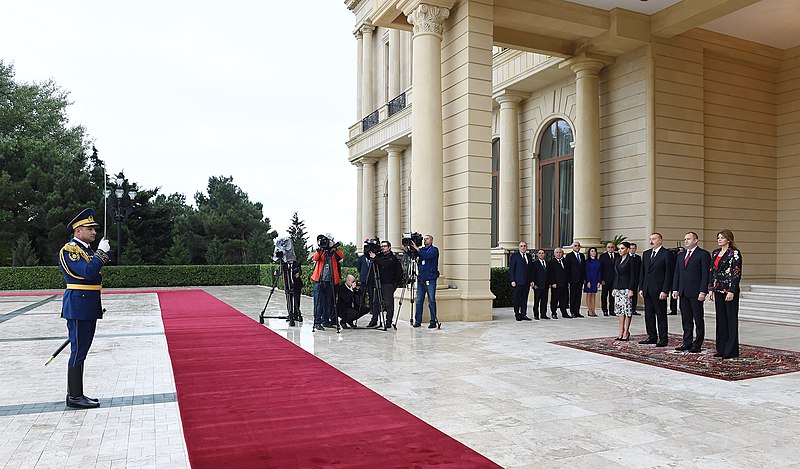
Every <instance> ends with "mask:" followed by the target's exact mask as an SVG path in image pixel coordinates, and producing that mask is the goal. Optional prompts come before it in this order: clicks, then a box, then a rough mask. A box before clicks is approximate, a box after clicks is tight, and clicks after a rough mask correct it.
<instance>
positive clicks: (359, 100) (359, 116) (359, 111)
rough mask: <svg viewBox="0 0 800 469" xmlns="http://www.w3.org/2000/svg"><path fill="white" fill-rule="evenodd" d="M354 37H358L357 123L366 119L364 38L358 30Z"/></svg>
mask: <svg viewBox="0 0 800 469" xmlns="http://www.w3.org/2000/svg"><path fill="white" fill-rule="evenodd" d="M353 35H354V36H355V37H356V63H357V64H358V65H357V66H356V68H357V70H356V121H360V120H361V119H363V118H364V103H363V101H362V98H361V93H362V92H363V91H362V90H363V85H364V83H363V80H362V75H363V73H364V36H363V35H362V34H361V30H360V29H359V30H357V31H356V32H355V33H353Z"/></svg>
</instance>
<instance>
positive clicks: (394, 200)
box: [384, 145, 405, 250]
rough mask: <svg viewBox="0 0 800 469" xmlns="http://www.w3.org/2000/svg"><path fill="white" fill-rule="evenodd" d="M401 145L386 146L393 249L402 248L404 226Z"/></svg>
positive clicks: (388, 232) (389, 234) (389, 229)
mask: <svg viewBox="0 0 800 469" xmlns="http://www.w3.org/2000/svg"><path fill="white" fill-rule="evenodd" d="M404 148H405V147H403V146H400V145H388V146H386V147H385V148H384V150H386V153H387V154H388V156H387V167H386V173H387V182H388V186H389V187H388V191H387V192H388V200H387V204H386V206H387V207H386V211H387V214H386V220H387V226H386V239H388V240H389V242H391V243H392V249H394V250H398V249H399V248H400V238H401V237H402V228H401V226H402V225H401V220H400V159H401V158H402V157H403V149H404Z"/></svg>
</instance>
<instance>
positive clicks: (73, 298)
mask: <svg viewBox="0 0 800 469" xmlns="http://www.w3.org/2000/svg"><path fill="white" fill-rule="evenodd" d="M98 226H100V225H98V224H97V223H96V222H95V221H94V210H92V209H91V208H87V209H86V210H84V211H82V212H81V213H79V214H78V216H76V217H75V218H74V219H73V220H72V221H71V222H69V224H67V228H69V229H71V230H72V233H73V235H72V240H70V242H68V243H67V244H65V245H64V247H62V248H61V251H59V253H58V262H59V267H60V268H61V273H62V274H63V275H64V280H65V281H66V283H67V289H66V291H65V292H64V298H63V300H62V307H61V317H63V318H64V319H66V320H67V332H68V333H69V342H70V354H69V365H68V367H67V400H66V404H67V406H68V407H75V408H79V409H91V408H94V407H99V406H100V403H99V402H98V400H97V399H92V398H90V397H86V396H85V395H84V394H83V362H84V360H86V355H87V354H88V353H89V348H90V347H91V346H92V340H93V339H94V331H95V328H96V326H97V320H98V319H101V318H102V317H103V307H102V305H101V304H100V289H101V288H102V286H101V282H102V275H101V274H100V269H102V267H103V266H104V265H105V264H106V263H107V262H108V260H109V258H108V254H106V253H108V252H109V251H111V245H110V243H109V242H108V240H107V239H105V238H103V239H102V240H100V245H99V246H98V248H97V251H93V250H92V248H91V246H90V243H92V242H94V240H95V237H97V230H96V228H97V227H98Z"/></svg>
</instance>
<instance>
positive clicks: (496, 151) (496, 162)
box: [491, 138, 500, 247]
mask: <svg viewBox="0 0 800 469" xmlns="http://www.w3.org/2000/svg"><path fill="white" fill-rule="evenodd" d="M499 175H500V139H499V138H496V139H494V140H492V240H491V242H492V246H491V247H497V244H498V242H499V241H498V235H497V230H498V221H497V218H498V215H499V211H498V205H499V200H498V197H499V192H498V191H499V188H500V182H499V181H498V177H499Z"/></svg>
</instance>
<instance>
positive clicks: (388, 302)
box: [367, 240, 403, 330]
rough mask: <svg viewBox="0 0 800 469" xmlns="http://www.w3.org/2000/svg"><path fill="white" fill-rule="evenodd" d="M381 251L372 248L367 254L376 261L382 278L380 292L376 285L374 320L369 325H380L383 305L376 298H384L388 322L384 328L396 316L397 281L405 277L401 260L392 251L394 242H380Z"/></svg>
mask: <svg viewBox="0 0 800 469" xmlns="http://www.w3.org/2000/svg"><path fill="white" fill-rule="evenodd" d="M380 248H381V250H380V252H379V253H377V254H376V253H375V251H372V250H370V251H369V252H368V253H367V255H368V256H369V258H370V260H371V261H373V262H375V266H376V267H377V268H378V278H379V279H380V289H381V291H380V294H379V293H378V291H377V288H378V285H377V284H376V285H375V295H374V296H373V300H372V320H371V321H370V322H369V324H368V325H367V327H375V326H377V325H378V316H379V315H380V312H381V305H380V302H379V301H376V300H375V299H376V298H382V299H383V303H384V305H385V306H386V322H385V323H384V330H385V329H388V328H389V325H390V324H391V323H392V317H394V290H395V289H396V288H397V286H396V285H397V283H398V282H400V281H401V280H402V278H403V269H402V267H401V266H400V260H399V259H398V258H397V256H395V255H394V253H393V252H392V243H390V242H389V241H386V240H383V241H381V242H380Z"/></svg>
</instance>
